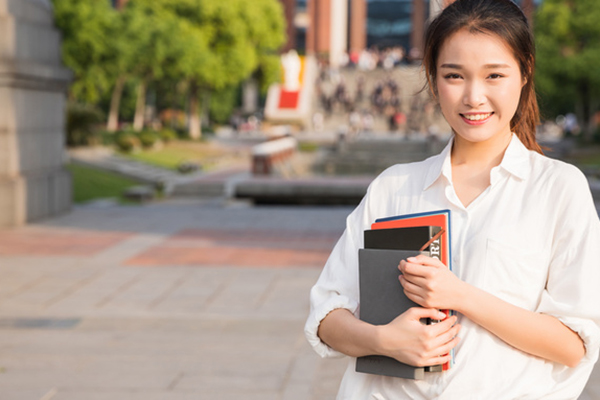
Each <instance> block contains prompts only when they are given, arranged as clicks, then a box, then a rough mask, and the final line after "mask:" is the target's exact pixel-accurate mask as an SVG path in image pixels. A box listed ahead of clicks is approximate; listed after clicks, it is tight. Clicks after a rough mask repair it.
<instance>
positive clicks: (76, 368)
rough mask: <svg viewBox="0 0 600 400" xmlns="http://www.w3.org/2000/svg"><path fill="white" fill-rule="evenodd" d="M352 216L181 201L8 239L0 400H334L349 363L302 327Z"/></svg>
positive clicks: (78, 214) (0, 245)
mask: <svg viewBox="0 0 600 400" xmlns="http://www.w3.org/2000/svg"><path fill="white" fill-rule="evenodd" d="M349 211H350V208H347V207H321V208H319V207H289V208H288V207H247V206H244V205H243V204H240V203H228V202H223V201H222V200H193V201H191V200H190V201H188V200H170V201H168V202H164V203H155V204H149V205H144V206H140V207H131V206H111V207H104V208H102V207H93V206H86V207H81V208H77V209H75V210H74V211H73V212H72V213H70V214H67V215H64V216H62V217H59V218H55V219H52V220H48V221H44V222H42V223H38V224H32V225H29V226H27V227H24V228H20V229H14V230H9V231H0V276H1V277H2V280H1V281H0V399H2V400H5V399H6V400H21V399H28V400H29V399H34V400H37V399H43V400H83V399H85V400H88V399H89V400H104V399H111V400H114V399H132V400H137V399H145V400H146V399H150V400H153V399H161V400H163V399H166V400H183V399H215V398H218V399H225V400H227V399H261V400H262V399H279V400H287V399H303V400H306V399H319V400H320V399H332V398H334V396H335V392H336V389H337V385H338V384H339V379H340V377H341V375H342V373H343V370H344V369H345V366H346V363H347V361H346V360H344V359H336V360H321V359H319V358H318V357H317V356H316V355H315V354H314V353H313V352H312V350H311V349H310V348H309V346H308V345H307V344H306V341H305V339H304V337H303V334H302V327H303V324H304V320H305V318H306V314H307V312H308V290H309V288H310V287H311V285H312V284H313V283H314V281H315V280H316V278H317V276H318V274H319V272H320V267H321V266H322V264H323V262H324V261H325V259H326V257H327V255H328V253H329V251H330V250H331V248H332V247H333V245H334V243H335V240H337V238H338V237H339V235H340V233H341V232H342V230H343V226H344V221H345V217H346V215H347V214H348V212H349ZM257 266H258V267H260V268H257ZM581 399H583V400H596V399H600V374H599V373H598V372H595V373H594V376H593V377H592V379H591V380H590V384H589V385H588V388H587V389H586V392H585V393H584V395H583V396H582V397H581Z"/></svg>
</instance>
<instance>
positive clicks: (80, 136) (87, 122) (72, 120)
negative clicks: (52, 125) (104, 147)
mask: <svg viewBox="0 0 600 400" xmlns="http://www.w3.org/2000/svg"><path fill="white" fill-rule="evenodd" d="M103 120H104V114H103V113H102V112H101V111H100V110H99V109H98V108H96V107H94V106H92V105H89V104H81V103H72V102H69V103H68V104H67V145H68V146H89V145H93V144H99V140H100V138H99V136H98V134H97V132H96V127H97V125H98V124H99V123H101V122H102V121H103Z"/></svg>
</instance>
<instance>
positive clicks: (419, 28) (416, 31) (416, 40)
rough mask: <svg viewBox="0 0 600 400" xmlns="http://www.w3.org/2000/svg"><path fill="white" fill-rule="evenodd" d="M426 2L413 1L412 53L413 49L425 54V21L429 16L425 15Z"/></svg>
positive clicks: (421, 0) (420, 0)
mask: <svg viewBox="0 0 600 400" xmlns="http://www.w3.org/2000/svg"><path fill="white" fill-rule="evenodd" d="M425 11H426V10H425V2H424V1H423V0H413V9H412V17H411V22H412V31H411V34H410V47H411V53H412V49H417V50H418V51H419V54H423V46H424V39H425V20H426V18H427V16H426V15H425V14H426V13H425Z"/></svg>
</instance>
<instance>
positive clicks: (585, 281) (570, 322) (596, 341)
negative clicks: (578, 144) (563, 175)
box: [537, 171, 600, 363]
mask: <svg viewBox="0 0 600 400" xmlns="http://www.w3.org/2000/svg"><path fill="white" fill-rule="evenodd" d="M568 178H569V183H568V184H567V185H566V186H567V187H566V188H563V190H562V194H561V196H560V198H559V199H558V200H559V201H558V204H557V207H556V209H557V210H561V215H558V216H557V218H558V219H557V221H556V227H557V229H556V231H555V233H554V239H553V244H552V247H553V249H552V259H551V262H550V268H549V274H548V281H547V284H546V289H545V290H544V292H543V294H542V298H541V301H540V304H539V307H538V308H537V311H538V312H540V313H544V314H548V315H552V316H554V317H556V318H558V319H559V320H560V321H561V322H562V323H563V324H565V325H566V326H567V327H569V328H570V329H571V330H573V331H574V332H576V333H577V334H578V335H579V336H580V338H581V339H582V340H583V342H584V344H585V348H586V354H585V356H584V358H583V360H582V361H583V362H592V363H593V362H595V361H596V359H597V358H598V349H599V348H600V221H599V220H598V214H597V212H596V209H595V207H594V203H593V200H592V196H591V193H590V192H589V189H588V185H587V180H585V177H583V174H581V173H580V172H579V171H576V172H573V173H572V174H570V176H569V177H568ZM560 203H562V204H560Z"/></svg>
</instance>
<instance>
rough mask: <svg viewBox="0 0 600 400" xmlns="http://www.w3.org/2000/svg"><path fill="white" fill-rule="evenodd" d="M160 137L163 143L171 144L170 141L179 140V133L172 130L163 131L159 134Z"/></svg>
mask: <svg viewBox="0 0 600 400" xmlns="http://www.w3.org/2000/svg"><path fill="white" fill-rule="evenodd" d="M158 136H159V137H160V139H161V140H162V141H163V142H165V143H169V142H170V141H172V140H176V139H177V132H175V131H174V130H172V129H162V130H161V131H159V132H158Z"/></svg>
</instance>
